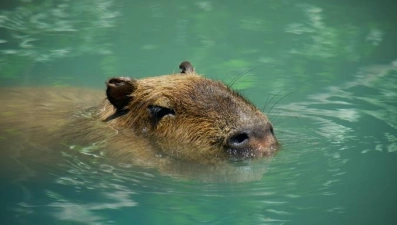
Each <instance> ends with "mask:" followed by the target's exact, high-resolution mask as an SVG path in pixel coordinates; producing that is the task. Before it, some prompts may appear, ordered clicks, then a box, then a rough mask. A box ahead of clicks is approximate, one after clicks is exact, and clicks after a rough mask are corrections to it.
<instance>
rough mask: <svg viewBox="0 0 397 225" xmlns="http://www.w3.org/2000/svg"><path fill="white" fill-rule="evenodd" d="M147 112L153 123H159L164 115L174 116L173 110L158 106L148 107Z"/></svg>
mask: <svg viewBox="0 0 397 225" xmlns="http://www.w3.org/2000/svg"><path fill="white" fill-rule="evenodd" d="M149 112H150V114H151V116H152V118H153V121H154V122H155V123H157V122H158V121H160V120H161V119H162V118H163V117H164V116H166V115H175V111H174V110H173V109H169V108H166V107H162V106H158V105H150V106H149Z"/></svg>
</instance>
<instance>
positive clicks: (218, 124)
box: [0, 64, 277, 175]
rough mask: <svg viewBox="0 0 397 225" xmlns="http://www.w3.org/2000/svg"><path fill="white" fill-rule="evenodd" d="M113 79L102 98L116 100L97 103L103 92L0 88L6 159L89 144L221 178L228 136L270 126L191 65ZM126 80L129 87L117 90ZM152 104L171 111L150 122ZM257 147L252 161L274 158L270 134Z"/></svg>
mask: <svg viewBox="0 0 397 225" xmlns="http://www.w3.org/2000/svg"><path fill="white" fill-rule="evenodd" d="M181 66H183V64H181ZM189 66H190V67H189ZM114 79H116V80H113V81H114V82H115V83H111V82H112V80H110V81H109V82H108V83H107V86H108V99H109V98H111V97H112V96H116V97H115V99H113V100H111V102H112V103H113V104H112V103H110V102H109V100H110V99H109V100H108V99H105V100H101V97H98V96H101V95H103V94H102V93H103V92H100V91H95V90H86V89H79V88H2V89H1V90H0V102H1V104H2V106H3V109H2V112H1V117H0V129H1V133H0V134H1V138H2V140H1V143H5V144H6V145H9V146H11V145H13V147H4V148H5V149H13V151H14V152H13V153H12V152H8V151H7V153H6V154H14V155H19V156H20V155H25V156H26V157H31V156H34V155H41V157H43V155H45V154H43V153H42V152H43V151H46V150H48V151H51V149H54V148H57V147H56V146H59V145H62V146H66V147H70V146H73V145H82V146H89V145H92V144H93V143H95V144H97V145H99V146H101V148H103V149H105V150H106V155H108V156H109V157H110V158H111V159H113V160H115V161H118V162H124V163H134V164H137V165H141V166H145V167H153V168H157V169H159V170H160V171H163V172H165V173H169V174H184V173H185V175H186V174H190V173H192V174H193V173H194V170H195V169H191V170H189V169H187V168H186V167H191V168H194V167H196V166H195V165H198V164H207V165H212V166H211V167H208V168H207V169H206V170H207V172H208V171H210V172H211V173H212V172H214V170H216V171H218V172H219V171H222V170H223V172H219V173H220V174H223V173H232V172H230V171H229V170H230V168H228V169H225V167H224V168H223V169H219V167H220V165H221V164H222V165H223V164H224V162H225V159H227V158H229V156H230V152H227V151H225V145H226V144H227V143H226V142H227V138H228V137H229V136H230V135H231V134H233V132H235V131H237V130H239V129H240V128H241V127H252V126H253V125H260V126H261V127H263V129H264V132H269V131H268V127H269V126H271V124H270V122H269V121H268V119H267V117H266V116H265V115H264V114H263V113H261V112H260V111H259V110H258V109H257V108H256V107H255V106H253V105H252V104H251V103H249V102H248V101H247V100H245V99H244V98H243V97H241V96H240V95H239V94H237V93H236V92H234V91H233V90H231V89H230V88H228V87H227V86H225V85H224V84H222V83H221V82H218V81H213V80H210V79H207V78H205V77H203V76H200V75H197V74H196V73H195V72H194V70H193V67H191V65H190V64H187V65H185V66H184V67H182V68H181V73H177V74H171V75H163V76H158V77H149V78H144V79H140V80H135V79H130V78H114ZM117 82H121V83H117ZM125 83H127V84H128V85H130V86H128V87H127V89H122V90H121V91H120V93H119V92H118V90H119V89H118V88H119V87H120V86H121V85H125ZM112 87H113V88H114V89H111V88H112ZM114 90H115V91H114ZM123 92H131V93H130V94H128V95H124V93H123ZM118 96H122V97H120V98H119V97H118ZM115 102H116V103H117V102H118V103H120V104H119V105H117V104H114V103H115ZM98 105H99V106H98ZM151 106H155V107H163V108H169V109H172V110H173V112H174V114H169V115H165V116H164V117H163V118H161V119H160V120H159V121H156V120H154V119H153V117H152V115H151V113H150V110H148V108H150V107H151ZM266 127H267V128H266ZM265 128H266V129H265ZM22 139H23V143H24V144H22V145H24V146H25V147H21V148H20V149H21V150H20V151H16V150H15V149H16V148H15V143H16V142H18V141H19V140H22ZM262 142H266V145H267V146H265V147H266V149H265V150H263V151H262V150H261V152H260V154H261V155H258V157H261V156H263V155H271V154H272V153H274V151H275V149H276V145H277V140H276V139H275V137H274V135H272V134H270V133H268V134H267V135H266V137H265V140H263V141H262ZM27 146H29V147H27ZM262 147H263V146H261V148H262ZM265 147H263V148H265ZM32 149H34V151H33V152H32ZM269 149H270V150H269ZM28 150H30V153H29V151H28ZM16 152H18V153H16ZM3 153H4V152H3ZM257 154H258V153H257ZM196 163H198V164H196ZM232 174H233V173H232Z"/></svg>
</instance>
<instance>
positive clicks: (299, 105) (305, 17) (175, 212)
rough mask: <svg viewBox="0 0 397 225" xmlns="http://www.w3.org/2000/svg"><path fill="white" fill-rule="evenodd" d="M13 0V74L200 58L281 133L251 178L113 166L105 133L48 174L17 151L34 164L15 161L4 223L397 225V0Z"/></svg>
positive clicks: (4, 33)
mask: <svg viewBox="0 0 397 225" xmlns="http://www.w3.org/2000/svg"><path fill="white" fill-rule="evenodd" d="M0 9H1V11H0V55H1V57H0V71H1V73H0V83H1V87H8V86H72V87H74V86H82V87H88V88H98V89H103V88H104V85H103V82H104V81H105V80H106V79H107V78H109V77H112V76H132V77H136V78H141V77H146V76H150V75H160V74H167V73H172V72H174V71H177V66H178V63H180V62H181V61H183V60H190V61H191V62H192V63H193V65H194V66H195V67H196V70H197V71H198V72H199V73H201V74H204V75H205V76H207V77H210V78H213V79H219V80H222V81H224V82H225V83H231V82H233V87H234V88H235V89H237V90H239V91H240V92H241V93H243V94H244V95H245V96H246V97H247V98H249V99H250V100H251V101H252V102H254V103H255V104H256V105H257V106H258V107H260V108H261V109H263V111H264V112H265V113H267V114H268V115H269V117H270V119H271V120H272V121H273V123H274V126H275V128H276V134H277V136H278V139H279V141H280V142H281V144H282V150H281V151H280V152H279V153H278V154H277V155H276V156H275V157H274V158H272V159H271V160H270V161H269V162H266V172H264V173H263V175H262V176H261V178H260V179H259V180H256V181H251V182H242V183H215V182H209V183H208V182H199V181H197V180H195V179H192V180H184V179H179V178H176V177H169V176H165V175H162V174H159V173H158V172H157V171H155V170H147V169H143V168H136V167H134V166H132V165H124V164H121V165H120V164H111V163H109V162H108V161H107V160H106V158H104V157H103V156H102V155H100V154H97V152H96V151H94V150H95V146H85V148H83V149H80V151H79V154H77V155H70V154H65V155H64V156H63V157H64V160H63V162H62V163H60V164H57V165H42V164H39V163H37V165H36V164H34V162H33V163H32V165H30V166H33V167H34V168H35V171H31V170H29V168H28V167H27V168H24V164H23V163H21V164H18V163H16V162H11V163H10V164H12V166H13V167H16V168H19V169H20V170H24V169H26V173H24V174H25V175H24V176H22V177H21V176H17V175H16V174H13V173H10V172H9V171H8V170H7V171H5V170H3V171H1V177H0V179H1V180H0V183H1V185H0V188H1V191H0V195H1V196H0V197H1V203H0V205H1V206H0V207H1V208H0V210H1V211H0V212H1V221H2V222H1V224H394V223H395V221H396V219H397V217H396V215H395V210H396V208H397V195H396V194H395V193H396V188H397V179H396V175H395V172H396V171H397V170H396V169H397V168H396V165H397V132H396V131H397V113H396V112H397V46H396V43H397V42H396V41H395V40H397V29H396V25H395V21H397V18H396V14H395V12H396V11H397V7H396V4H395V3H394V1H387V0H383V1H377V2H374V1H332V2H331V1H288V0H285V1H275V0H268V1H239V0H232V1H180V0H175V1H167V2H166V1H157V0H156V1H122V0H114V1H105V0H80V1H68V0H57V1H55V0H54V1H27V0H20V1H2V2H1V3H0ZM236 77H238V79H237V81H235V80H236ZM234 81H235V82H234ZM21 116H23V115H21ZM0 128H1V127H0ZM0 138H2V139H3V140H2V141H6V140H4V137H0ZM3 143H4V142H3ZM21 143H23V141H21ZM33 161H34V160H33ZM25 166H26V165H25ZM245 169H247V170H250V169H255V168H252V167H250V164H248V166H247V167H246V168H245Z"/></svg>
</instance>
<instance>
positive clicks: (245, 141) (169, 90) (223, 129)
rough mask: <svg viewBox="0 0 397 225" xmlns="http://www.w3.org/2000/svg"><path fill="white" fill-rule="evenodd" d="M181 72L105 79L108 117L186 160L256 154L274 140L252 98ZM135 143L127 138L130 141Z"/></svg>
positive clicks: (266, 151) (269, 150)
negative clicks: (248, 98) (146, 76)
mask: <svg viewBox="0 0 397 225" xmlns="http://www.w3.org/2000/svg"><path fill="white" fill-rule="evenodd" d="M179 68H180V69H181V72H180V73H177V74H171V75H163V76H158V77H150V78H144V79H139V80H136V79H132V78H128V77H119V78H112V79H110V80H109V81H108V82H107V91H106V94H107V99H108V101H109V102H110V103H111V105H110V104H108V107H111V108H112V109H111V110H112V111H111V113H110V114H109V111H108V113H107V115H106V119H105V120H106V121H107V122H108V123H111V124H112V126H113V127H114V128H116V129H120V128H122V129H124V128H126V129H130V130H131V131H132V132H134V133H135V135H137V136H138V137H141V138H145V139H147V140H148V141H149V142H150V143H151V145H152V147H153V148H154V149H157V150H158V151H159V154H165V155H168V156H172V157H175V158H180V159H186V160H195V161H196V160H199V161H202V160H211V159H214V158H228V157H230V156H231V158H259V157H263V156H268V155H272V154H273V153H274V152H275V151H276V149H277V146H278V143H277V140H276V137H275V135H274V131H273V126H272V124H271V123H270V121H269V120H268V118H267V117H266V116H265V115H264V114H263V113H262V112H260V111H259V110H258V109H257V108H256V107H255V106H254V105H253V104H251V103H250V102H248V101H247V100H246V99H245V98H243V97H242V96H241V95H239V94H238V93H236V92H235V91H233V90H232V89H231V88H229V87H228V86H226V85H224V84H223V83H221V82H219V81H214V80H210V79H207V78H205V77H203V76H200V75H198V74H196V72H195V71H194V69H193V66H192V65H191V64H190V63H189V62H182V63H181V65H180V66H179ZM133 145H134V143H131V147H133Z"/></svg>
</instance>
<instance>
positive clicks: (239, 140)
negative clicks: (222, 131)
mask: <svg viewBox="0 0 397 225" xmlns="http://www.w3.org/2000/svg"><path fill="white" fill-rule="evenodd" d="M249 139H250V135H249V134H248V133H247V132H245V131H243V132H237V133H235V134H232V135H231V136H230V137H229V138H228V140H227V146H228V147H230V148H232V149H236V150H239V149H245V148H247V147H248V145H249Z"/></svg>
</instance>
